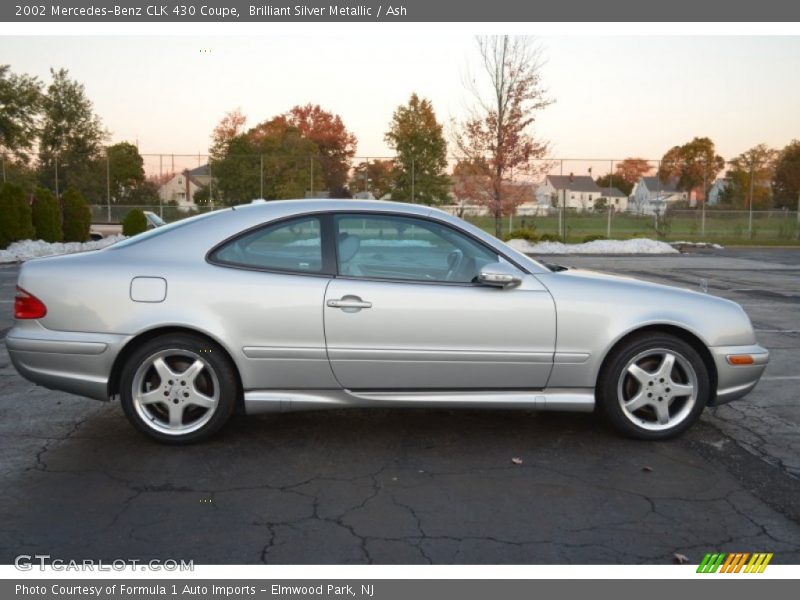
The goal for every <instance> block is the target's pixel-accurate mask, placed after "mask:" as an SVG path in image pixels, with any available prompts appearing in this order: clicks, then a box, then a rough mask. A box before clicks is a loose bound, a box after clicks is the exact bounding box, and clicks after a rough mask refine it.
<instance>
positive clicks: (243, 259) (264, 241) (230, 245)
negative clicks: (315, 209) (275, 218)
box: [209, 217, 322, 273]
mask: <svg viewBox="0 0 800 600" xmlns="http://www.w3.org/2000/svg"><path fill="white" fill-rule="evenodd" d="M209 259H210V260H211V262H214V263H218V264H224V265H231V266H239V267H248V268H251V269H264V270H267V271H291V272H296V273H320V272H321V271H322V232H321V222H320V219H319V217H299V218H297V219H292V220H290V221H282V222H280V223H277V224H275V225H270V226H267V227H263V228H260V229H258V230H256V231H252V232H250V233H246V234H245V235H242V236H240V237H237V238H236V239H234V240H231V241H230V242H227V243H226V244H224V245H223V246H221V247H220V248H218V249H217V250H215V251H214V253H213V254H212V255H211V256H210V257H209Z"/></svg>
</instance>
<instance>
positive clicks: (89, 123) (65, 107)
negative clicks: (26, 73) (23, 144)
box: [39, 69, 107, 200]
mask: <svg viewBox="0 0 800 600" xmlns="http://www.w3.org/2000/svg"><path fill="white" fill-rule="evenodd" d="M50 74H51V76H52V78H53V80H52V82H51V83H50V85H49V86H48V87H47V93H46V95H45V96H44V99H43V104H42V106H43V114H42V124H41V134H40V136H39V163H40V179H41V182H42V183H43V184H44V185H45V186H46V187H49V188H50V189H54V190H56V192H58V191H59V190H60V189H64V188H66V187H68V186H73V187H76V188H77V189H79V190H81V191H82V192H83V193H84V194H90V195H91V197H94V198H97V199H98V200H99V199H100V198H102V197H103V196H104V194H105V185H104V184H105V168H104V167H105V165H104V164H103V165H102V166H101V163H100V156H101V153H100V150H101V146H102V142H103V140H104V139H105V138H106V136H107V134H106V132H105V131H104V130H103V127H102V124H101V122H100V118H99V117H98V116H97V115H96V114H95V113H94V107H93V105H92V102H91V100H89V98H88V97H87V96H86V90H85V89H84V87H83V85H82V84H80V83H78V82H77V81H74V80H72V79H70V78H69V73H68V71H67V70H66V69H60V70H58V71H55V70H53V69H50ZM56 169H57V170H58V175H57V177H56Z"/></svg>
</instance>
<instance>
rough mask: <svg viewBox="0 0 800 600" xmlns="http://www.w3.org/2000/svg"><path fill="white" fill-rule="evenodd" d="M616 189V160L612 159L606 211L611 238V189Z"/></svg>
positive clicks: (607, 232) (607, 233) (608, 233)
mask: <svg viewBox="0 0 800 600" xmlns="http://www.w3.org/2000/svg"><path fill="white" fill-rule="evenodd" d="M613 189H614V161H613V159H612V160H611V165H610V169H609V170H608V198H606V211H607V212H608V225H607V226H606V237H607V238H608V239H611V211H612V209H613V208H614V207H613V206H612V205H611V190H613Z"/></svg>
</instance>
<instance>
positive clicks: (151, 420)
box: [120, 334, 238, 444]
mask: <svg viewBox="0 0 800 600" xmlns="http://www.w3.org/2000/svg"><path fill="white" fill-rule="evenodd" d="M120 389H121V393H120V396H121V401H122V408H123V410H124V411H125V415H126V416H127V417H128V419H129V420H130V421H131V423H133V425H134V426H135V427H136V428H137V429H138V430H139V431H141V432H143V433H145V434H147V435H148V436H150V437H151V438H154V439H156V440H158V441H160V442H164V443H168V444H185V443H191V442H196V441H199V440H202V439H206V438H208V437H210V436H211V435H213V434H214V433H216V432H217V431H218V430H219V429H220V427H222V426H223V425H224V424H225V423H226V422H227V421H228V419H229V418H230V416H231V414H232V413H233V410H234V407H235V406H236V398H237V394H238V384H237V378H236V372H235V369H234V367H233V365H232V364H231V361H230V359H228V357H227V355H225V353H224V352H223V351H222V349H221V348H220V347H219V346H217V345H216V344H212V343H210V342H209V341H208V340H207V339H205V338H203V337H201V336H198V335H192V334H178V335H163V336H159V337H157V338H154V339H152V340H150V341H148V342H145V343H144V344H142V346H141V347H139V348H137V349H136V351H135V352H134V353H133V354H132V355H131V356H130V358H129V359H128V361H127V362H126V363H125V366H124V367H123V370H122V374H121V385H120Z"/></svg>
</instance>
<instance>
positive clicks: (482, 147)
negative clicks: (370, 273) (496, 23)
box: [454, 36, 552, 237]
mask: <svg viewBox="0 0 800 600" xmlns="http://www.w3.org/2000/svg"><path fill="white" fill-rule="evenodd" d="M478 49H479V52H480V55H481V59H482V65H481V66H482V68H483V72H484V73H483V74H484V76H485V77H486V78H488V83H489V86H488V88H489V91H490V93H489V94H485V93H483V92H482V91H481V90H480V89H479V88H478V86H477V84H476V83H474V80H473V84H472V85H471V87H470V91H471V92H472V95H473V97H474V102H475V104H474V107H473V108H472V110H471V112H470V115H469V117H468V118H467V119H466V120H465V121H463V122H462V123H460V124H455V126H454V138H455V142H456V148H457V150H458V154H459V159H461V160H464V161H467V162H469V163H472V164H475V165H479V164H485V165H486V167H487V176H488V177H489V183H490V185H489V187H490V191H489V195H488V197H486V198H485V199H483V200H481V199H480V198H479V199H478V201H479V202H481V203H482V204H484V205H485V206H487V207H488V208H489V210H490V211H491V213H492V214H493V215H494V218H495V235H496V236H497V237H500V234H501V228H502V223H501V217H502V214H503V207H504V199H505V196H507V195H508V194H509V192H510V190H509V187H510V186H508V184H507V180H508V179H509V173H510V172H511V171H513V172H514V173H517V174H519V175H526V176H529V177H530V176H533V175H535V174H536V173H537V172H538V171H539V170H541V169H542V168H544V167H545V165H540V166H539V168H537V165H536V163H535V161H536V159H541V158H543V157H544V156H546V154H547V151H548V145H547V143H546V142H544V141H542V140H539V139H537V138H536V137H534V134H533V125H534V122H535V120H536V115H537V113H538V112H539V111H540V110H542V109H544V108H546V107H547V106H549V105H550V104H551V103H552V100H550V99H549V98H548V97H547V95H546V92H545V90H544V88H543V87H542V76H541V67H542V60H541V49H540V47H539V46H536V45H534V43H533V42H532V41H531V39H530V38H528V37H524V36H523V37H519V36H514V37H511V36H490V37H481V38H478Z"/></svg>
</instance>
